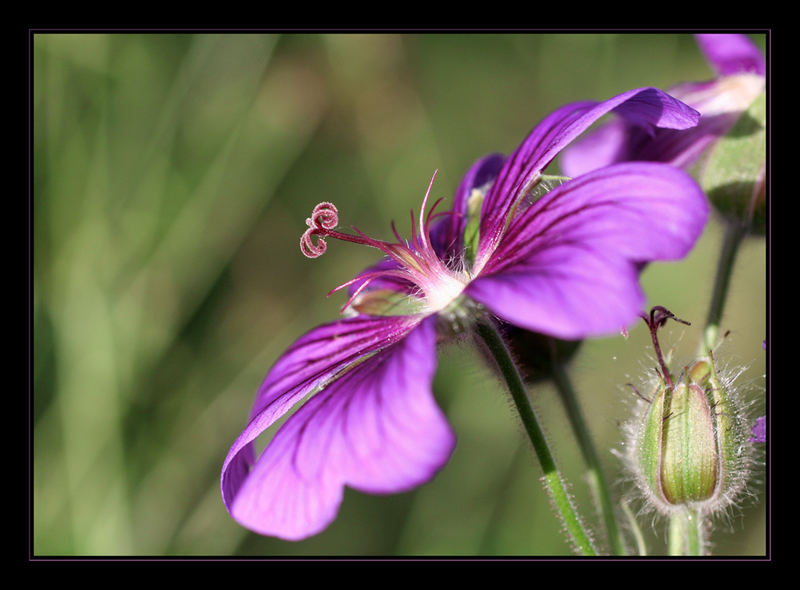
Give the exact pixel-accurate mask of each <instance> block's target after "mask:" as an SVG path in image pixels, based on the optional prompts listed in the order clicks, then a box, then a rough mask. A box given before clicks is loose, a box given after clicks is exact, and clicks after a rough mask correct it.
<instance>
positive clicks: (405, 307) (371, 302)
mask: <svg viewBox="0 0 800 590" xmlns="http://www.w3.org/2000/svg"><path fill="white" fill-rule="evenodd" d="M350 307H352V308H353V309H354V310H355V311H357V312H359V313H365V314H367V315H390V316H391V315H414V314H417V313H420V312H422V311H424V309H425V301H424V300H423V299H419V298H418V297H413V296H411V295H408V294H407V293H399V292H397V291H393V290H391V289H375V290H374V291H367V292H365V293H362V294H361V295H359V296H358V297H357V298H356V300H355V301H354V302H353V303H352V304H351V305H350Z"/></svg>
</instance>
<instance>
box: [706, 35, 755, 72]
mask: <svg viewBox="0 0 800 590" xmlns="http://www.w3.org/2000/svg"><path fill="white" fill-rule="evenodd" d="M695 39H696V40H697V44H698V45H699V46H700V49H701V51H702V52H703V55H705V57H706V59H707V60H708V62H709V63H710V64H711V66H712V67H713V68H714V69H715V70H716V71H717V74H719V75H722V76H727V75H729V74H738V73H740V72H750V73H752V74H759V75H761V76H764V75H765V74H766V72H767V65H766V62H765V60H764V56H763V55H762V53H761V49H759V48H758V47H757V46H756V44H755V43H753V42H752V41H751V40H750V39H749V38H748V37H747V36H746V35H729V34H717V33H713V34H705V35H695Z"/></svg>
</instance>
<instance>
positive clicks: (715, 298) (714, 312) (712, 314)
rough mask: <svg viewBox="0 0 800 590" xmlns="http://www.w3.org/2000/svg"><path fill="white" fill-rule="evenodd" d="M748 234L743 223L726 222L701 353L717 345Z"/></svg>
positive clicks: (705, 352) (706, 352)
mask: <svg viewBox="0 0 800 590" xmlns="http://www.w3.org/2000/svg"><path fill="white" fill-rule="evenodd" d="M746 235H747V226H746V225H744V224H741V223H735V222H729V223H726V224H725V237H724V239H723V241H722V249H721V251H720V254H719V263H718V264H717V275H716V277H715V279H714V291H713V293H712V295H711V304H710V305H709V308H708V316H707V318H706V329H705V331H704V333H703V343H702V345H701V349H700V351H699V352H700V354H708V351H709V350H712V349H713V348H714V347H715V346H716V345H717V338H718V336H719V324H720V320H721V319H722V311H723V309H724V308H725V300H726V299H727V297H728V287H729V286H730V282H731V276H732V275H733V267H734V263H735V261H736V255H737V254H738V253H739V246H741V244H742V241H743V240H744V237H745V236H746Z"/></svg>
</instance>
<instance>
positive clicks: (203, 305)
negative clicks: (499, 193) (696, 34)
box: [31, 33, 767, 556]
mask: <svg viewBox="0 0 800 590" xmlns="http://www.w3.org/2000/svg"><path fill="white" fill-rule="evenodd" d="M753 38H754V40H756V42H757V43H759V44H760V45H761V46H762V47H764V43H765V38H764V36H763V35H761V36H759V35H754V36H753ZM32 47H33V132H34V136H33V138H34V146H33V147H34V152H33V155H34V162H33V163H34V167H33V171H34V178H33V180H34V184H33V189H34V190H33V209H32V210H33V230H34V233H33V247H34V250H33V253H34V258H33V260H34V266H33V296H32V303H33V306H32V309H33V376H32V377H33V380H32V383H33V387H32V420H31V424H32V428H33V437H32V442H33V449H32V450H33V453H32V457H33V464H32V469H33V487H32V491H31V493H32V507H33V511H32V525H33V526H32V530H33V539H32V551H33V554H34V555H35V556H72V555H77V556H98V555H108V556H217V555H219V556H298V555H299V556H339V555H347V556H393V555H403V556H474V555H485V556H495V555H515V556H528V555H546V556H557V555H570V550H569V547H568V546H567V544H566V543H565V542H564V535H563V533H562V531H561V526H560V523H559V522H558V520H557V519H556V517H555V515H554V513H553V512H552V510H551V508H550V505H549V502H548V500H547V497H546V496H545V494H544V492H543V489H542V486H541V484H540V482H539V477H540V475H541V472H540V468H539V466H538V463H537V462H536V461H535V459H534V457H533V454H532V452H531V450H530V448H529V444H528V443H527V442H526V440H525V438H524V436H523V431H522V428H521V426H520V424H519V421H518V419H517V417H516V415H515V413H514V410H513V406H512V403H511V401H510V398H509V397H508V395H507V394H506V393H505V391H504V390H503V388H502V387H501V386H500V383H499V382H498V381H497V380H495V378H494V377H493V376H492V375H491V374H489V373H488V372H487V370H486V369H485V368H484V367H483V365H482V362H481V359H480V357H479V356H478V355H476V353H475V352H474V351H473V350H472V349H471V348H470V347H469V346H466V345H461V346H458V345H457V346H453V347H446V348H444V349H443V350H442V352H441V355H440V361H439V370H438V374H437V377H436V381H435V391H436V396H437V399H438V401H439V403H440V404H441V406H442V408H443V409H444V410H445V412H446V414H447V416H448V418H449V420H450V421H451V423H452V426H453V428H454V429H455V431H456V433H457V435H458V445H457V448H456V451H455V453H454V455H453V457H452V459H451V461H450V462H449V464H448V465H447V466H446V467H445V468H444V469H443V470H442V471H441V472H440V473H439V474H438V475H437V477H436V478H435V479H434V480H433V481H432V482H430V483H429V484H427V485H425V486H422V487H420V488H418V489H416V490H414V491H411V492H408V493H404V494H398V495H392V496H370V495H366V494H362V493H359V492H356V491H353V490H347V492H346V494H345V498H344V502H343V504H342V507H341V511H340V514H339V517H338V519H337V520H336V522H335V523H334V524H333V525H331V526H330V527H329V528H328V529H327V530H326V531H324V532H323V533H321V534H320V535H318V536H316V537H313V538H311V539H308V540H306V541H302V542H298V543H291V542H285V541H281V540H277V539H271V538H265V537H261V536H258V535H255V534H253V533H250V532H249V531H247V530H245V529H243V528H241V527H240V526H239V525H237V524H236V523H235V522H234V521H233V520H232V519H231V518H230V517H229V516H228V514H227V512H226V511H225V508H224V506H223V504H222V501H221V499H220V493H219V470H220V467H221V465H222V462H223V459H224V458H225V455H226V453H227V451H228V448H229V446H230V445H231V443H232V442H233V440H234V439H235V438H236V436H237V435H238V434H239V432H240V431H241V429H242V428H243V427H244V425H245V421H246V419H247V415H248V412H249V408H250V404H251V402H252V400H253V397H254V394H255V391H256V389H257V388H258V386H259V384H260V382H261V380H262V379H263V377H264V375H265V374H266V372H267V370H268V369H269V367H270V366H271V364H272V363H273V362H274V361H275V360H276V358H277V357H278V356H279V355H280V354H281V352H282V351H283V350H284V349H285V348H286V347H287V346H288V345H289V344H291V343H292V342H293V341H294V340H295V339H296V338H297V337H298V336H300V335H301V334H302V333H304V332H305V331H307V330H309V329H311V328H312V327H314V326H316V325H318V324H320V323H322V322H327V321H331V320H332V319H334V318H335V317H337V314H338V312H339V308H340V306H341V305H342V304H343V302H344V297H345V296H344V295H343V294H337V295H334V296H331V297H330V298H326V296H325V295H326V293H327V292H328V291H329V290H330V289H331V288H333V287H335V286H336V285H339V284H340V283H342V282H344V281H345V280H347V279H349V278H351V277H352V276H353V275H354V274H355V273H356V272H358V271H359V270H361V269H362V268H363V267H364V266H366V265H368V264H370V263H372V262H374V260H375V259H376V257H375V253H374V252H372V251H370V250H369V249H367V248H359V247H354V246H352V245H349V244H342V243H333V244H329V249H328V253H327V254H326V255H325V256H324V257H323V258H321V259H318V260H308V259H306V258H304V257H303V256H302V255H301V254H300V252H299V247H298V241H299V238H300V235H301V233H302V231H303V230H304V229H305V225H304V220H305V218H306V216H307V215H308V214H309V213H310V211H311V209H312V208H313V206H314V205H315V204H316V203H318V202H320V201H322V200H329V201H333V202H334V203H336V205H337V206H338V208H339V211H340V217H341V219H342V223H343V225H344V226H349V225H355V226H357V227H358V228H359V229H361V230H363V231H365V232H366V233H368V234H370V235H372V236H375V237H384V238H388V237H390V236H391V233H390V232H391V230H390V225H389V224H390V221H391V220H392V219H395V220H397V221H398V223H399V225H400V227H401V228H404V229H402V232H403V233H405V232H406V229H407V228H406V225H407V219H408V217H407V215H408V210H409V209H411V208H415V209H417V208H418V207H419V204H420V202H421V199H422V196H423V194H424V191H425V189H426V187H427V184H428V181H429V180H430V177H431V174H432V173H433V171H434V170H435V169H438V170H439V173H438V176H437V179H436V184H435V186H434V189H433V195H434V196H435V197H447V198H448V199H449V198H450V197H451V196H452V194H453V192H454V191H455V188H456V186H457V184H458V182H459V180H460V178H461V175H462V174H463V173H464V171H465V170H466V169H467V168H468V166H469V165H470V164H471V163H472V162H473V161H474V160H475V159H476V158H478V157H480V156H482V155H484V154H485V153H488V152H491V151H500V152H503V153H509V152H510V151H511V150H512V149H513V148H514V147H516V145H517V144H518V143H519V142H520V140H522V138H523V137H524V136H525V135H526V134H527V132H528V131H529V130H530V129H531V128H532V127H533V126H534V125H535V124H536V123H537V122H538V121H539V120H540V119H541V118H542V117H543V116H545V115H546V114H547V113H548V112H550V111H551V110H553V109H555V108H556V107H558V106H560V105H562V104H564V103H566V102H570V101H574V100H579V99H594V100H602V99H605V98H608V97H610V96H613V95H615V94H618V93H620V92H623V91H625V90H628V89H631V88H635V87H641V86H650V85H652V86H657V87H661V88H667V87H669V86H670V85H673V84H676V83H678V82H680V81H684V80H705V79H709V78H710V77H712V71H711V69H710V68H709V66H708V65H707V63H706V62H705V60H704V58H703V57H702V55H701V54H700V52H699V51H698V49H697V47H696V45H695V43H694V40H693V38H692V36H691V35H688V34H569V35H562V34H558V35H556V34H521V35H517V34H514V35H512V34H403V35H394V34H379V35H374V34H230V33H228V34H85V33H82V34H50V33H37V34H34V35H33V37H32ZM554 171H557V164H556V166H555V168H554ZM448 202H449V201H448ZM404 224H405V225H404ZM721 237H722V234H721V224H720V222H719V220H718V219H716V218H713V219H712V220H711V222H710V223H709V225H708V226H707V229H706V231H705V233H704V234H703V236H702V238H701V240H700V241H699V243H698V244H697V247H696V248H695V250H694V251H693V252H692V253H691V255H690V256H689V257H688V258H687V259H685V260H684V261H682V262H679V263H671V264H654V265H650V267H648V268H647V269H646V270H645V272H644V274H643V277H642V281H643V284H644V287H645V289H646V290H647V292H648V294H649V298H650V300H649V303H650V304H660V305H664V306H666V307H668V308H670V309H671V310H673V311H674V312H675V313H676V314H677V315H678V316H680V317H682V318H685V319H688V320H690V321H692V322H693V324H694V325H693V326H691V327H684V326H680V325H678V324H673V326H672V327H671V328H670V329H668V330H665V331H664V332H663V334H664V336H663V339H664V341H665V343H666V345H667V346H670V345H673V346H674V347H675V351H676V352H675V354H676V356H677V357H678V358H683V359H688V358H689V356H691V354H692V353H693V352H694V350H695V347H696V344H697V342H698V338H699V336H700V329H701V325H702V323H703V321H704V319H705V314H706V308H707V305H708V300H709V297H710V294H711V286H712V279H713V276H714V269H715V266H716V258H717V254H718V249H719V246H720V243H721ZM765 263H766V248H765V240H764V238H763V237H759V238H755V237H752V238H748V239H747V240H746V242H745V244H744V246H743V249H742V251H741V254H740V257H739V259H738V263H737V266H736V271H735V274H734V276H733V279H732V284H731V289H730V297H729V301H728V305H727V308H726V313H725V316H724V318H723V329H729V330H731V334H730V336H729V338H728V340H727V342H726V344H725V346H724V349H723V350H724V356H725V358H726V359H727V360H726V362H727V363H728V364H729V365H730V366H731V367H734V368H736V367H739V366H744V367H745V370H744V372H743V374H742V375H741V377H740V378H739V381H738V382H739V384H740V385H741V387H742V390H743V392H744V395H745V396H746V397H747V399H751V400H753V403H754V404H756V407H755V409H756V411H757V410H758V408H759V407H760V408H762V409H763V406H764V398H765V388H764V374H765V367H766V361H765V353H764V351H763V350H762V347H761V342H762V340H763V339H764V338H765V336H766V330H767V326H766V316H767V313H766V264H765ZM652 365H653V357H652V354H651V349H650V346H649V339H648V334H647V331H646V327H645V326H644V324H643V323H642V324H641V325H635V326H633V327H632V328H631V331H630V338H628V339H627V340H626V339H624V338H622V337H621V336H611V337H609V338H603V339H597V340H592V341H587V342H585V343H584V344H583V345H582V346H581V347H580V349H579V350H578V353H577V354H576V355H575V357H574V358H573V360H572V362H571V365H570V374H571V377H572V379H573V381H574V383H575V386H576V388H577V390H578V393H579V396H580V398H581V402H582V404H583V409H584V412H585V414H586V415H587V416H588V418H589V420H590V427H591V430H592V433H593V435H594V436H595V438H596V442H597V445H598V448H599V450H600V452H601V455H602V458H603V461H604V465H605V468H606V471H607V474H608V476H609V478H610V479H612V480H616V479H618V476H619V473H620V465H619V461H618V460H617V459H616V458H615V457H614V455H612V453H611V449H612V448H615V447H618V445H619V441H620V430H619V426H620V424H621V423H622V422H623V421H624V420H625V419H626V418H627V415H628V413H629V410H630V401H631V397H632V395H633V394H632V393H631V390H630V389H629V388H628V387H626V385H625V384H626V383H628V382H633V383H639V384H641V382H642V380H643V379H644V376H645V374H646V373H647V372H648V371H649V370H650V369H649V367H651V366H652ZM531 396H532V399H533V401H534V404H535V407H536V409H537V411H538V412H539V413H540V416H541V420H542V422H543V423H544V425H545V428H546V429H547V432H548V435H549V437H550V442H551V444H552V446H553V448H554V450H555V453H556V456H557V460H558V461H559V463H560V465H561V467H562V468H563V470H564V472H565V474H566V475H567V477H568V478H569V480H570V482H571V483H572V489H573V492H574V493H575V496H576V499H577V502H578V503H579V505H580V507H581V508H582V510H583V512H584V513H585V514H587V515H588V516H589V517H593V515H594V512H593V509H592V506H591V501H590V499H589V497H588V495H587V492H586V486H585V485H584V481H583V464H582V462H581V459H580V455H579V453H578V450H577V448H576V446H575V444H574V443H573V441H572V440H571V436H570V432H569V426H568V422H567V421H566V418H565V416H564V414H563V411H562V408H561V405H560V403H559V400H558V398H557V395H556V393H555V391H554V390H553V389H552V387H551V386H549V385H548V384H542V385H538V386H536V387H534V388H532V390H531ZM764 479H765V477H764V474H763V473H762V475H761V477H760V478H758V479H757V481H755V482H754V490H755V491H756V492H758V495H757V497H756V499H755V500H750V501H746V502H744V503H743V506H742V507H741V508H740V509H739V510H737V511H735V512H733V513H731V515H730V518H728V519H726V521H725V522H722V523H719V524H720V526H719V527H718V528H717V530H716V532H715V534H714V535H713V537H712V541H713V542H714V546H715V553H716V554H717V555H762V554H764V552H765V551H766V530H767V529H766V524H765V508H764V504H765V494H764V484H763V481H764ZM615 489H616V490H617V491H619V492H624V491H626V490H627V488H626V487H625V485H624V484H621V485H620V486H619V487H617V488H615ZM652 520H653V519H652V517H647V518H645V519H644V522H643V528H644V529H645V531H646V532H647V535H648V544H649V548H650V550H651V552H653V553H658V552H659V551H661V550H663V542H664V537H665V535H664V533H663V530H662V529H661V528H659V527H658V526H655V527H654V526H652V525H651V521H652Z"/></svg>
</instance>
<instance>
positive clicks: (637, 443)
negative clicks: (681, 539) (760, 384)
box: [627, 323, 753, 515]
mask: <svg viewBox="0 0 800 590" xmlns="http://www.w3.org/2000/svg"><path fill="white" fill-rule="evenodd" d="M662 325H663V323H662ZM655 329H656V327H654V326H652V325H651V330H652V331H653V334H655ZM654 343H656V351H657V354H658V355H659V360H660V361H661V372H659V373H658V375H659V378H658V383H657V386H656V388H655V394H654V395H653V397H652V399H650V400H648V401H647V403H646V404H642V406H641V407H640V411H639V413H638V414H637V416H636V417H635V418H634V420H633V421H632V422H631V423H629V434H630V440H629V441H628V445H627V446H628V456H627V459H628V464H629V466H630V467H631V468H632V470H633V471H634V474H635V481H636V483H637V485H638V487H639V488H640V490H641V491H642V492H644V495H645V497H646V498H647V499H648V500H649V501H650V502H651V503H652V504H653V505H654V507H655V508H656V509H657V510H658V511H659V512H661V513H662V514H667V515H668V514H671V513H673V512H676V511H678V510H680V509H682V508H683V507H686V506H690V507H691V508H693V509H694V510H696V511H698V513H699V514H707V515H710V514H714V513H716V512H718V511H720V510H724V509H725V508H727V507H729V506H731V505H732V504H733V503H734V502H735V501H736V498H737V496H738V495H739V493H740V492H741V491H742V490H743V489H744V487H745V484H746V483H747V480H748V478H749V475H750V468H751V463H752V450H753V448H752V445H751V444H749V443H748V437H749V436H750V428H749V423H748V421H747V419H746V416H745V412H744V408H743V405H742V402H741V401H740V399H739V397H738V396H737V395H736V394H735V392H734V391H733V390H732V387H731V383H730V382H725V381H723V380H722V379H720V377H719V374H718V372H717V367H716V366H715V361H714V358H713V356H712V354H711V353H709V355H708V356H705V357H701V358H699V359H697V360H695V361H693V362H692V363H691V364H689V365H688V366H685V367H684V368H683V371H682V372H681V374H680V376H679V378H678V379H676V380H675V381H673V377H672V376H671V374H670V372H669V369H668V367H667V366H666V363H664V362H663V358H662V357H661V355H660V350H659V349H658V347H657V340H656V339H655V337H654ZM642 399H644V397H643V398H642Z"/></svg>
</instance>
